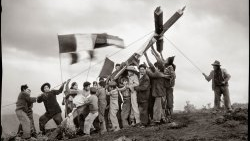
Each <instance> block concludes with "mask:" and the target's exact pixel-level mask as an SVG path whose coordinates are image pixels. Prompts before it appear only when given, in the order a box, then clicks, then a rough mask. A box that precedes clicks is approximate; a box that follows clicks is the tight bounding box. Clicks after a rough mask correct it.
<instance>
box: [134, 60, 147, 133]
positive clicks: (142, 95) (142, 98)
mask: <svg viewBox="0 0 250 141" xmlns="http://www.w3.org/2000/svg"><path fill="white" fill-rule="evenodd" d="M139 71H140V77H139V86H136V87H134V89H135V90H136V91H137V102H138V107H139V111H140V120H141V126H140V127H142V128H144V127H145V126H147V124H148V118H149V115H148V102H149V94H150V79H149V77H148V75H147V74H146V65H145V64H141V65H139Z"/></svg>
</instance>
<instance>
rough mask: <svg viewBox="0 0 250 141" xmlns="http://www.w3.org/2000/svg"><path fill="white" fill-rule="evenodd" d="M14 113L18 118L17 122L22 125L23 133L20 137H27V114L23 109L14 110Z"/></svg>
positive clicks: (28, 128) (28, 123) (28, 133)
mask: <svg viewBox="0 0 250 141" xmlns="http://www.w3.org/2000/svg"><path fill="white" fill-rule="evenodd" d="M16 115H17V118H18V120H19V122H20V123H21V125H22V128H23V135H22V137H21V138H23V139H27V138H30V136H31V135H30V124H31V123H30V119H29V117H28V116H27V114H26V113H25V112H24V111H23V110H21V109H20V110H16Z"/></svg>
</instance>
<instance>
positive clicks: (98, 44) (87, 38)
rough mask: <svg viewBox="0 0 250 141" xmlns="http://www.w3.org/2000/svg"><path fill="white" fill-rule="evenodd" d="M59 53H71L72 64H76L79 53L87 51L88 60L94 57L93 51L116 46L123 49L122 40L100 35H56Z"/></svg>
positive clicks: (103, 34) (116, 37)
mask: <svg viewBox="0 0 250 141" xmlns="http://www.w3.org/2000/svg"><path fill="white" fill-rule="evenodd" d="M58 41H59V53H71V57H72V62H71V64H73V63H76V62H78V60H77V59H78V58H79V57H78V54H77V52H80V51H89V55H90V58H93V56H94V52H93V50H94V49H97V48H102V47H107V46H116V47H119V48H124V42H123V39H121V38H119V37H118V36H113V35H108V34H106V33H102V34H67V35H58Z"/></svg>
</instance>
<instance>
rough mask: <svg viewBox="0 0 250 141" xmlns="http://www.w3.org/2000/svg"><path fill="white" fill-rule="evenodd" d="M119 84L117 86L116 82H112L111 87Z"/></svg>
mask: <svg viewBox="0 0 250 141" xmlns="http://www.w3.org/2000/svg"><path fill="white" fill-rule="evenodd" d="M116 85H117V84H116V82H115V81H110V82H109V86H116Z"/></svg>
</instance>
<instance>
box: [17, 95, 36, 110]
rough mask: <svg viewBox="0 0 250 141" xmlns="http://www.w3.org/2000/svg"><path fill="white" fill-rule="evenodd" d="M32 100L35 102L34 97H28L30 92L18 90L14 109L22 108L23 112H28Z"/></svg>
mask: <svg viewBox="0 0 250 141" xmlns="http://www.w3.org/2000/svg"><path fill="white" fill-rule="evenodd" d="M34 102H36V97H30V94H28V93H26V92H20V94H19V96H18V98H17V102H16V110H23V111H24V112H25V113H28V106H30V105H31V104H32V103H34Z"/></svg>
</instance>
